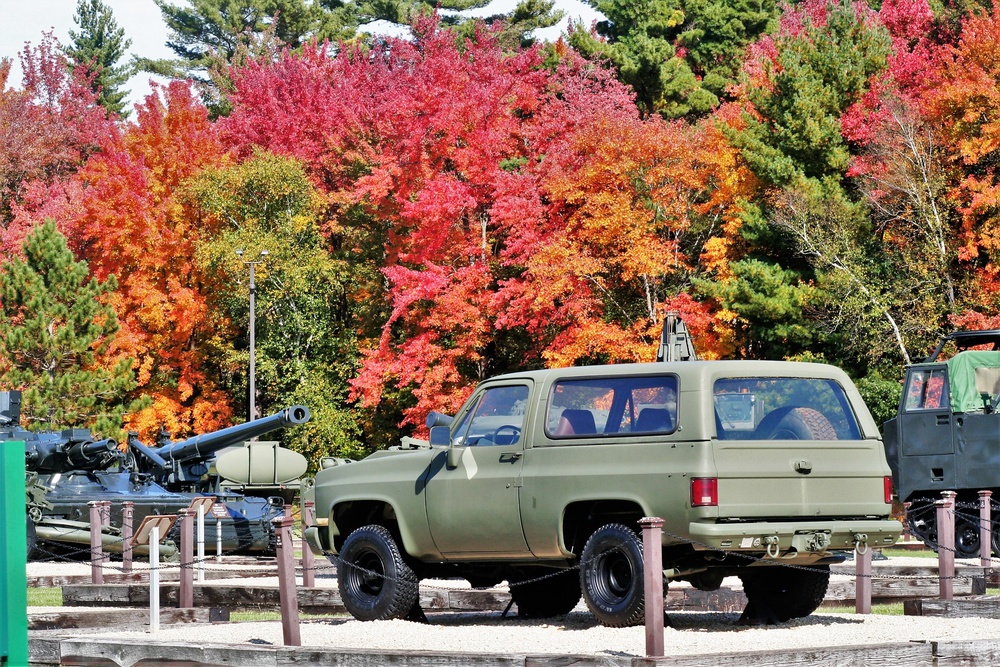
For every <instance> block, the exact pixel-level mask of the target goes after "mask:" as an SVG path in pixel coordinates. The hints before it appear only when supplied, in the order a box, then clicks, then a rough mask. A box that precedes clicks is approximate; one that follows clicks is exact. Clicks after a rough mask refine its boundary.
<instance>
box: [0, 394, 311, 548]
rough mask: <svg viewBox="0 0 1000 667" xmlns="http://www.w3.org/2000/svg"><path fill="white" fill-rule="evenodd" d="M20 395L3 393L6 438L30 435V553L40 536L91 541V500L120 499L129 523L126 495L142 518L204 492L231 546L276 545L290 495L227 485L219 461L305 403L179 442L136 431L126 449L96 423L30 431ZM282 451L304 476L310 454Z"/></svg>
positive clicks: (115, 506) (115, 521) (116, 520)
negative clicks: (94, 430) (23, 423)
mask: <svg viewBox="0 0 1000 667" xmlns="http://www.w3.org/2000/svg"><path fill="white" fill-rule="evenodd" d="M20 399H21V396H20V392H16V391H11V392H0V442H3V441H9V440H22V441H24V453H25V477H26V479H25V483H26V502H27V514H28V536H29V544H28V550H29V554H30V553H31V552H32V551H34V549H35V547H36V541H35V540H36V539H37V540H38V541H43V542H47V543H49V544H54V545H78V547H79V548H84V547H85V546H87V547H88V548H89V544H90V525H89V523H87V522H86V521H87V518H88V517H87V514H88V506H87V503H88V502H90V501H92V500H110V501H111V502H112V516H111V523H112V525H121V520H122V516H121V514H122V505H121V504H122V502H124V501H132V502H133V503H134V514H133V519H134V522H135V524H136V525H138V523H139V522H141V521H142V519H143V518H144V517H146V516H147V515H150V514H173V513H175V512H177V511H178V510H180V509H182V508H185V507H188V506H190V504H191V500H192V499H193V498H195V497H199V496H212V497H214V498H215V500H216V503H217V504H218V505H219V507H223V506H224V508H225V513H224V514H225V515H224V516H221V513H220V516H218V518H219V519H220V520H221V523H222V542H223V548H224V549H225V550H226V551H227V552H230V553H248V554H259V555H270V554H272V553H273V552H274V539H275V538H274V530H273V526H272V525H271V520H272V519H273V518H275V517H277V516H280V515H281V514H282V512H283V510H284V501H283V499H281V498H278V497H270V498H258V497H251V496H247V495H244V494H240V493H232V492H224V491H223V490H222V489H220V485H219V482H220V476H219V475H218V474H217V473H215V472H214V469H213V463H214V460H215V456H216V454H217V453H218V452H219V451H220V450H222V449H224V448H226V447H231V446H233V445H237V444H240V443H242V442H244V441H246V440H250V439H252V438H256V437H258V436H261V435H264V434H265V433H269V432H271V431H275V430H277V429H281V428H287V427H290V426H296V425H299V424H304V423H306V422H307V421H309V418H310V413H309V409H308V408H306V407H305V406H302V405H296V406H292V407H289V408H286V409H284V410H282V411H280V412H278V413H276V414H273V415H271V416H269V417H265V418H263V419H258V420H255V421H252V422H247V423H245V424H240V425H238V426H232V427H230V428H225V429H222V430H220V431H215V432H212V433H207V434H203V435H198V436H194V437H191V438H187V439H185V440H180V441H177V442H171V441H170V440H169V439H167V438H161V439H160V441H159V444H158V445H157V446H152V447H150V446H147V445H145V444H143V443H142V442H141V441H139V439H138V436H137V435H136V434H135V433H130V434H129V436H128V440H127V443H126V444H127V449H125V450H122V449H121V448H120V447H119V446H118V443H117V442H115V441H114V440H112V439H105V440H95V439H94V438H93V437H92V436H91V433H90V431H89V430H88V429H66V430H63V431H60V432H43V433H34V432H30V431H26V430H24V429H22V428H20V427H19V426H18V422H19V420H20ZM282 452H283V453H284V454H285V457H286V459H289V460H286V461H285V467H286V468H294V469H295V470H296V471H297V474H298V475H301V474H302V473H304V472H305V459H304V457H302V456H301V455H299V454H297V453H295V452H291V451H290V450H282ZM247 456H249V452H248V453H247ZM288 474H289V473H288V471H286V476H288ZM291 474H292V475H293V476H294V475H295V474H296V473H295V472H294V471H293V472H292V473H291ZM104 542H105V549H106V550H108V551H116V550H120V548H121V540H120V538H117V539H116V536H115V534H114V531H109V534H106V535H105V538H104Z"/></svg>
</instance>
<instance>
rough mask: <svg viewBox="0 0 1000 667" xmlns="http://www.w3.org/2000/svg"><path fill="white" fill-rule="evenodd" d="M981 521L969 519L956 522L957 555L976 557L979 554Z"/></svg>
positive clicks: (960, 556)
mask: <svg viewBox="0 0 1000 667" xmlns="http://www.w3.org/2000/svg"><path fill="white" fill-rule="evenodd" d="M979 548H980V542H979V523H978V522H977V521H970V520H969V519H958V520H957V521H956V522H955V556H957V557H958V558H975V557H976V556H978V555H979Z"/></svg>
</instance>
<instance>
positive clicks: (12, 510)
mask: <svg viewBox="0 0 1000 667" xmlns="http://www.w3.org/2000/svg"><path fill="white" fill-rule="evenodd" d="M0 483H2V486H0V535H3V536H4V541H3V546H2V547H0V572H2V573H3V576H2V578H0V665H9V667H27V665H28V581H27V570H26V568H25V563H26V562H27V560H28V554H27V545H26V541H27V536H26V534H25V528H26V522H25V509H24V508H25V505H24V443H23V442H21V441H19V440H7V441H0Z"/></svg>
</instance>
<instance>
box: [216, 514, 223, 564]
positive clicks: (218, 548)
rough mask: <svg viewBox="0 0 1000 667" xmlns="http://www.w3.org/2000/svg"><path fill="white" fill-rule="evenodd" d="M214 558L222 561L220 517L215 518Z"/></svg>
mask: <svg viewBox="0 0 1000 667" xmlns="http://www.w3.org/2000/svg"><path fill="white" fill-rule="evenodd" d="M215 560H216V561H218V562H220V563H221V562H222V519H216V520H215Z"/></svg>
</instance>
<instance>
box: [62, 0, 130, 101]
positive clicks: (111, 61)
mask: <svg viewBox="0 0 1000 667" xmlns="http://www.w3.org/2000/svg"><path fill="white" fill-rule="evenodd" d="M73 22H74V23H76V25H77V26H79V27H80V31H79V32H77V31H76V30H70V31H69V38H70V39H71V40H72V41H73V43H72V45H70V46H68V47H66V55H67V56H68V57H69V59H70V60H71V61H72V62H73V65H74V67H83V68H84V69H85V71H86V72H87V73H88V74H89V75H91V76H92V79H91V87H92V88H93V90H94V93H95V94H97V96H98V101H99V102H100V103H101V106H103V107H104V108H105V109H107V110H108V111H110V112H112V113H114V114H117V115H118V116H121V117H123V118H124V117H125V116H127V115H128V113H127V112H126V111H125V102H124V101H125V97H126V96H127V95H128V91H123V90H120V88H121V86H122V85H124V84H125V83H126V82H127V81H128V79H129V76H131V74H132V68H131V67H128V66H125V65H122V66H119V65H118V62H119V61H120V60H121V59H122V56H124V55H125V52H126V51H127V50H128V48H129V46H131V45H132V40H130V39H127V38H126V37H125V31H124V30H122V29H121V28H120V27H119V26H118V23H117V22H116V21H115V17H114V15H113V14H112V12H111V8H110V7H108V6H107V5H105V4H104V3H103V2H101V0H78V2H77V4H76V13H75V14H74V15H73Z"/></svg>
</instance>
